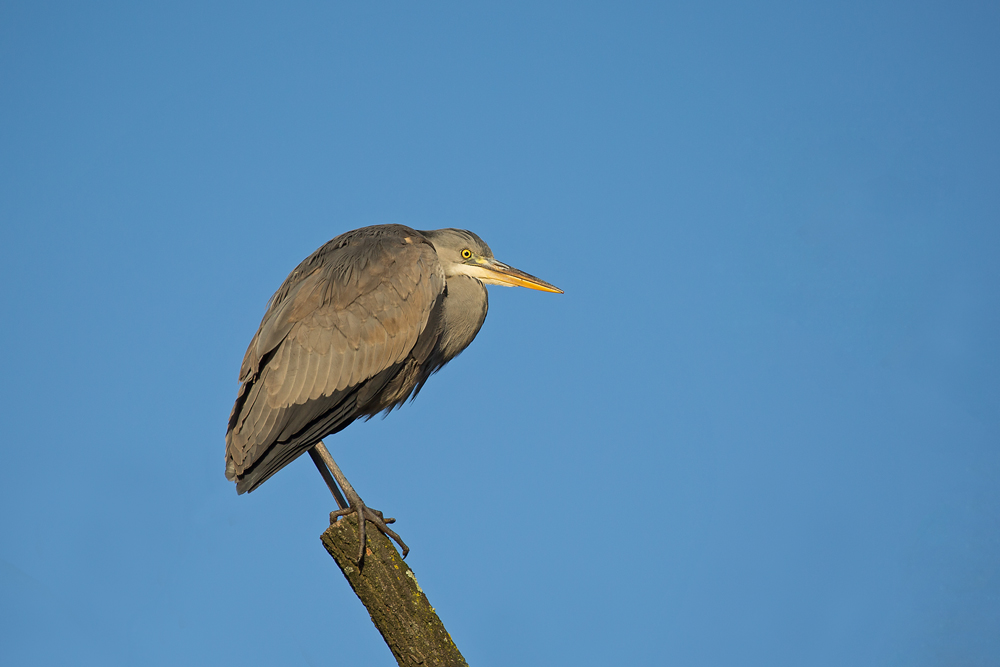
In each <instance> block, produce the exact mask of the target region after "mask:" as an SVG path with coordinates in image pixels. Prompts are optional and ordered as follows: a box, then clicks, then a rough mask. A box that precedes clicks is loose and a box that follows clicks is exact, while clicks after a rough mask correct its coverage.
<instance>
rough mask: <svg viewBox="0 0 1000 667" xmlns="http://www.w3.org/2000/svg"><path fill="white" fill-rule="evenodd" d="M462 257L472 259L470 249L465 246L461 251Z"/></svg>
mask: <svg viewBox="0 0 1000 667" xmlns="http://www.w3.org/2000/svg"><path fill="white" fill-rule="evenodd" d="M462 259H472V251H471V250H469V249H468V248H466V249H465V250H463V251H462Z"/></svg>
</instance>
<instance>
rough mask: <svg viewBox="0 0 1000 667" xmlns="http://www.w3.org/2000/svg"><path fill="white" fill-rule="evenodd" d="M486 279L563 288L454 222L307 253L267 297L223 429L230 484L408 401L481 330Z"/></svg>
mask: <svg viewBox="0 0 1000 667" xmlns="http://www.w3.org/2000/svg"><path fill="white" fill-rule="evenodd" d="M485 283H490V284H505V285H521V286H525V287H531V288H534V289H541V290H544V291H551V292H560V291H561V290H558V289H557V288H555V287H553V286H551V285H549V284H548V283H545V282H543V281H541V280H539V279H537V278H534V277H533V276H530V275H528V274H525V273H523V272H520V271H518V270H517V269H512V268H511V267H508V266H506V265H505V264H502V263H500V262H497V261H496V260H495V259H494V257H493V253H492V252H491V251H490V249H489V247H488V246H487V245H486V244H485V243H484V242H483V241H482V239H480V238H479V237H478V236H476V235H475V234H473V233H472V232H468V231H465V230H458V229H441V230H435V231H417V230H414V229H410V228H409V227H405V226H403V225H379V226H375V227H365V228H362V229H357V230H354V231H352V232H348V233H346V234H342V235H340V236H338V237H337V238H335V239H333V240H331V241H330V242H328V243H326V244H325V245H323V246H322V247H321V248H319V249H318V250H316V252H314V253H313V254H312V255H310V256H309V257H308V258H306V259H305V260H304V261H303V262H302V263H301V264H299V266H298V267H296V268H295V270H294V271H292V272H291V274H289V276H288V278H286V279H285V281H284V283H282V285H281V287H280V288H279V289H278V291H277V292H275V294H274V296H273V297H272V298H271V301H270V302H269V304H268V308H267V312H266V313H265V314H264V318H263V320H262V321H261V324H260V328H259V329H258V331H257V334H256V335H255V336H254V337H253V340H252V341H251V342H250V346H249V348H248V349H247V351H246V355H245V356H244V359H243V365H242V367H241V369H240V382H241V383H242V385H241V387H240V390H239V394H238V396H237V399H236V403H235V405H234V406H233V410H232V413H231V415H230V418H229V428H228V431H227V433H226V477H227V478H228V479H230V480H232V481H235V482H236V488H237V491H238V492H239V493H244V492H246V491H253V490H254V489H255V488H257V487H258V486H260V484H262V483H263V482H264V481H265V480H267V479H268V478H269V477H270V476H271V475H273V474H274V473H275V472H277V471H278V470H280V469H281V468H283V467H284V466H286V465H287V464H288V463H290V462H291V461H292V460H294V459H295V458H297V457H298V456H300V455H301V454H302V453H303V452H305V451H307V450H309V449H310V448H312V447H314V446H316V445H317V444H318V443H320V441H321V439H322V438H324V437H326V436H328V435H330V434H333V433H336V432H338V431H340V430H342V429H343V428H345V427H347V426H348V425H349V424H351V423H352V422H353V421H355V420H357V419H359V418H363V417H371V416H373V415H375V414H378V413H379V412H382V411H388V410H392V409H393V408H395V407H396V406H398V405H401V404H402V403H403V402H404V401H406V399H407V398H409V397H412V396H416V394H417V393H418V392H419V391H420V388H421V387H422V386H423V384H424V383H425V382H426V381H427V379H428V378H429V377H430V376H431V374H433V373H434V372H436V371H437V370H439V369H440V368H441V367H442V366H443V365H444V364H446V363H448V361H450V360H451V359H453V358H454V357H455V356H456V355H458V354H459V353H461V352H462V350H464V349H465V348H466V347H467V346H468V345H469V343H471V342H472V340H473V339H474V338H475V337H476V334H478V333H479V329H480V327H481V326H482V324H483V321H484V320H485V318H486V312H487V305H488V301H487V295H486V287H485ZM338 481H339V480H338ZM351 505H352V507H353V506H354V503H353V502H352V503H351Z"/></svg>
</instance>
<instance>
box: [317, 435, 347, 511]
mask: <svg viewBox="0 0 1000 667" xmlns="http://www.w3.org/2000/svg"><path fill="white" fill-rule="evenodd" d="M316 447H322V448H323V450H324V451H326V446H325V445H324V444H323V443H322V442H320V443H319V445H316V446H315V447H310V448H309V456H310V457H311V458H312V460H313V463H315V464H316V469H317V470H319V474H320V475H322V476H323V481H324V482H326V487H327V488H328V489H330V493H332V494H333V499H334V500H336V501H337V507H339V508H340V509H342V510H346V509H347V501H346V500H344V494H342V493H341V492H340V488H339V487H337V482H336V481H335V480H334V479H333V475H331V474H330V469H329V468H327V467H326V463H324V462H323V457H322V456H320V454H319V452H317V451H316ZM326 453H327V456H329V455H330V452H326ZM331 458H333V457H331Z"/></svg>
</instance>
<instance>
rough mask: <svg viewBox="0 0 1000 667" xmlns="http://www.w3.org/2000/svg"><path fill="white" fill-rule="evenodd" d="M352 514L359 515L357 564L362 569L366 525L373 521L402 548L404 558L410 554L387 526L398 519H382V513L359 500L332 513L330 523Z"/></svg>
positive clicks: (365, 544)
mask: <svg viewBox="0 0 1000 667" xmlns="http://www.w3.org/2000/svg"><path fill="white" fill-rule="evenodd" d="M350 514H357V515H358V558H357V563H358V567H359V568H360V567H361V566H362V565H363V564H364V560H365V546H367V540H366V537H365V523H366V522H368V521H371V522H372V523H373V524H375V527H376V528H378V529H379V530H380V531H382V534H383V535H385V536H386V537H389V538H391V539H392V540H394V541H395V542H396V544H398V545H399V546H400V548H401V549H402V550H403V558H406V555H407V554H408V553H410V548H409V547H408V546H406V543H405V542H403V540H402V539H401V538H400V537H399V535H397V534H396V533H395V531H393V530H392V529H391V528H389V526H388V525H387V524H390V523H395V522H396V519H394V518H392V517H389V518H388V519H385V518H383V517H382V512H380V511H378V510H376V509H371V508H370V507H368V506H367V505H365V504H364V503H363V502H361V499H360V498H358V502H357V504H354V503H352V504H351V506H350V507H348V508H347V509H342V510H336V511H334V512H330V523H333V522H335V521H337V519H339V518H340V517H342V516H348V515H350Z"/></svg>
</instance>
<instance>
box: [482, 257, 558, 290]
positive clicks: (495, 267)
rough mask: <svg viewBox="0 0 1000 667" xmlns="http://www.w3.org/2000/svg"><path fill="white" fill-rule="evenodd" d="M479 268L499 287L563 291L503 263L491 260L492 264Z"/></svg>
mask: <svg viewBox="0 0 1000 667" xmlns="http://www.w3.org/2000/svg"><path fill="white" fill-rule="evenodd" d="M481 266H482V268H483V269H485V270H486V273H487V274H488V275H489V277H490V278H491V279H492V280H491V282H496V283H497V284H499V285H508V286H511V287H527V288H528V289H536V290H540V291H542V292H555V293H556V294H563V291H562V290H561V289H559V288H558V287H556V286H555V285H550V284H549V283H547V282H545V281H544V280H541V279H539V278H536V277H535V276H533V275H531V274H529V273H525V272H524V271H521V270H520V269H515V268H514V267H513V266H507V265H506V264H504V263H503V262H498V261H496V260H493V261H492V262H483V263H482V264H481Z"/></svg>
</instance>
